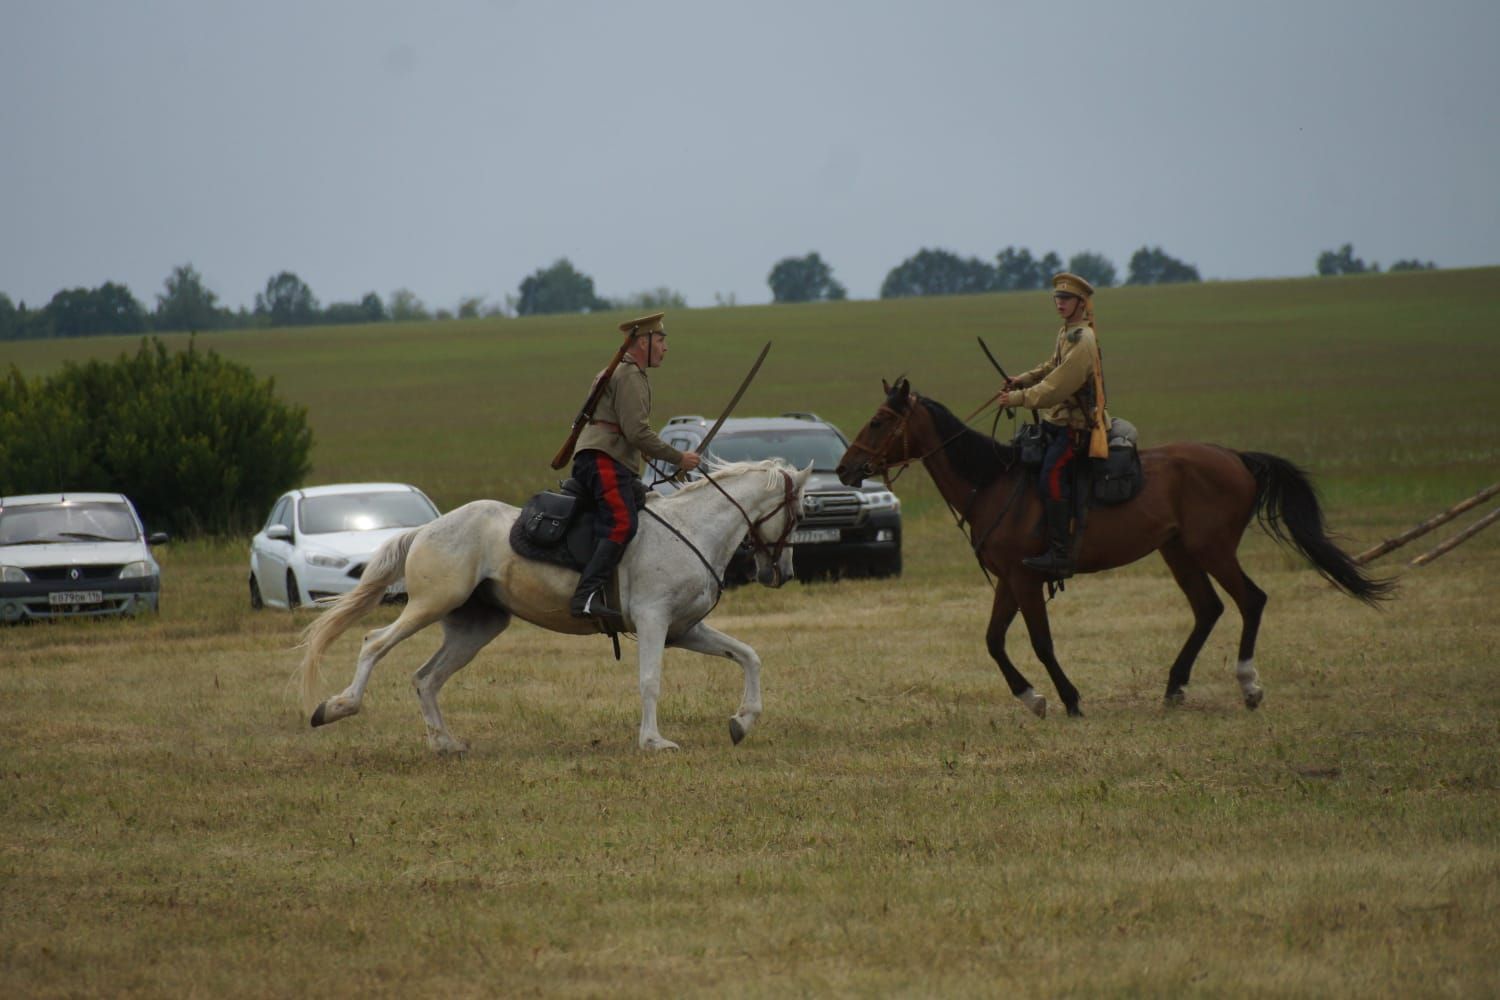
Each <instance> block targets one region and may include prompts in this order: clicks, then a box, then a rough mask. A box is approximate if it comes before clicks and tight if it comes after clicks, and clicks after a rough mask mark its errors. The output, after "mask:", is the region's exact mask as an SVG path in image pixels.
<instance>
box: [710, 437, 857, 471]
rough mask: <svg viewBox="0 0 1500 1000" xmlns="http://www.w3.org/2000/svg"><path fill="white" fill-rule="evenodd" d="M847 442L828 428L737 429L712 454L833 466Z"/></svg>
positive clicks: (740, 459)
mask: <svg viewBox="0 0 1500 1000" xmlns="http://www.w3.org/2000/svg"><path fill="white" fill-rule="evenodd" d="M844 447H845V446H844V442H843V441H842V440H840V439H839V436H838V435H837V434H835V433H833V432H832V431H830V430H828V429H827V428H826V427H808V428H801V427H795V428H791V429H788V430H774V431H736V432H733V433H731V432H728V431H726V432H725V433H723V434H720V435H719V436H718V437H716V438H714V440H713V443H712V444H711V445H710V447H709V449H708V450H709V454H711V455H713V456H714V457H716V458H720V459H723V460H724V461H726V462H758V461H761V460H762V459H766V458H782V459H785V460H786V461H788V462H790V463H791V464H792V465H794V466H796V467H797V468H799V469H803V468H806V467H807V463H808V462H811V463H812V465H813V468H814V469H823V470H828V469H833V468H836V467H837V466H838V464H839V459H840V458H842V457H843V456H844Z"/></svg>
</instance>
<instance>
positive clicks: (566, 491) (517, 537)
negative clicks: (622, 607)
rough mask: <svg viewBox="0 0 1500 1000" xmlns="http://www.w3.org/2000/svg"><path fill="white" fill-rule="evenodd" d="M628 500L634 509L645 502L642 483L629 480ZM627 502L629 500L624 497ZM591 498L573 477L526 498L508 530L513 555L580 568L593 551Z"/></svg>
mask: <svg viewBox="0 0 1500 1000" xmlns="http://www.w3.org/2000/svg"><path fill="white" fill-rule="evenodd" d="M633 485H634V487H635V488H634V490H633V491H632V495H631V497H630V498H629V499H633V500H634V501H635V506H636V509H637V510H640V509H641V508H642V507H644V506H645V505H646V485H645V484H644V483H642V482H641V481H640V480H639V479H637V480H635V482H634V483H633ZM627 502H629V500H627ZM593 513H594V498H593V496H592V495H591V494H590V493H589V491H588V490H587V489H585V488H584V485H583V484H582V483H580V482H579V481H578V480H576V479H566V480H563V481H562V482H561V483H559V484H558V488H557V489H556V490H542V491H541V492H540V493H538V494H536V495H535V496H533V497H532V498H531V499H530V500H528V501H526V506H525V507H522V508H521V516H520V517H518V518H516V523H515V524H514V525H512V526H511V529H510V547H511V548H512V549H513V550H515V552H516V554H517V555H519V556H523V557H525V558H527V559H536V560H539V561H540V562H549V563H555V564H556V565H558V566H563V567H565V568H567V569H571V570H577V571H579V572H582V571H583V568H584V567H585V566H587V565H588V561H589V558H590V557H591V556H592V555H593V554H594V518H593Z"/></svg>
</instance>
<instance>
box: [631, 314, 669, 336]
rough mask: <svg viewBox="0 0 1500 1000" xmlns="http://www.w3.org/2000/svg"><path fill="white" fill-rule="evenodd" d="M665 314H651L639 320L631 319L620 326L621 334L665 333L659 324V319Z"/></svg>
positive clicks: (664, 329)
mask: <svg viewBox="0 0 1500 1000" xmlns="http://www.w3.org/2000/svg"><path fill="white" fill-rule="evenodd" d="M665 315H666V313H652V314H651V315H650V316H642V317H641V318H640V319H632V320H629V321H627V322H624V323H621V324H620V332H621V333H665V332H666V328H665V327H663V326H662V324H661V318H662V317H663V316H665Z"/></svg>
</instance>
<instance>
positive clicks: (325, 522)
mask: <svg viewBox="0 0 1500 1000" xmlns="http://www.w3.org/2000/svg"><path fill="white" fill-rule="evenodd" d="M299 516H300V517H301V519H302V531H303V533H304V534H308V535H325V534H328V533H329V532H331V531H373V530H374V529H376V528H415V527H416V526H417V525H419V524H426V523H427V522H428V521H431V520H432V519H433V518H434V517H437V511H436V510H434V509H433V507H432V504H431V503H430V502H429V501H428V499H427V498H426V497H424V496H422V494H420V493H408V492H405V491H402V492H400V493H390V492H386V493H337V494H332V495H329V496H321V497H307V498H306V499H304V500H303V501H302V512H301V514H300V515H299Z"/></svg>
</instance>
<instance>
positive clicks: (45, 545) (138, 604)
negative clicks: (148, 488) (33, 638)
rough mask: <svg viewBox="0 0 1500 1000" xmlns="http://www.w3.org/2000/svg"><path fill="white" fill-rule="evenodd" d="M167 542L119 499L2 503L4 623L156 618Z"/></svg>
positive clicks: (56, 497)
mask: <svg viewBox="0 0 1500 1000" xmlns="http://www.w3.org/2000/svg"><path fill="white" fill-rule="evenodd" d="M165 541H167V535H166V533H165V532H157V533H155V534H152V535H150V536H147V534H146V529H145V527H144V526H143V525H142V524H141V517H140V515H139V514H138V513H136V509H135V506H134V505H133V504H131V502H130V501H129V500H128V499H126V498H125V496H123V495H122V494H119V493H38V494H32V495H30V496H14V497H4V498H0V622H7V623H9V622H21V621H31V620H35V619H45V618H61V617H73V616H83V617H90V616H104V615H137V614H145V613H147V612H155V611H156V610H158V608H159V607H160V600H161V567H160V566H159V565H158V564H157V562H156V560H155V559H154V558H153V557H152V555H151V546H153V545H160V544H161V543H162V542H165Z"/></svg>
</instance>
